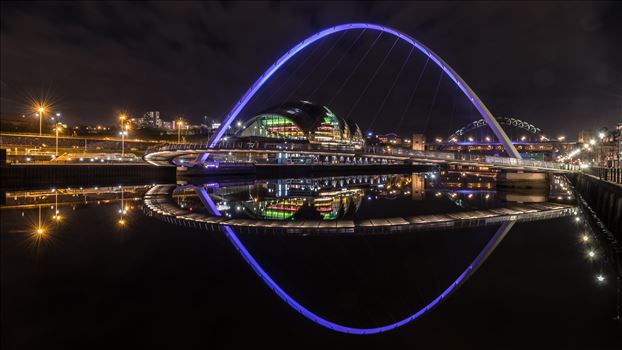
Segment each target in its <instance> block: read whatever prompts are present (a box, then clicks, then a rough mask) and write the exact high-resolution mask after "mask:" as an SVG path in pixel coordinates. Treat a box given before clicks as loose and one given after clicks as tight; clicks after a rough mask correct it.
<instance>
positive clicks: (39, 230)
mask: <svg viewBox="0 0 622 350" xmlns="http://www.w3.org/2000/svg"><path fill="white" fill-rule="evenodd" d="M36 232H37V234H38V235H39V236H43V234H44V233H45V230H44V229H43V228H42V227H39V228H38V229H37V231H36Z"/></svg>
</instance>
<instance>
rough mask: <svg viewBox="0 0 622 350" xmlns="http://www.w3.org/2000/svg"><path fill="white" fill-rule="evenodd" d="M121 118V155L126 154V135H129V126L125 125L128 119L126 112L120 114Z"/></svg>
mask: <svg viewBox="0 0 622 350" xmlns="http://www.w3.org/2000/svg"><path fill="white" fill-rule="evenodd" d="M119 119H120V120H121V157H124V156H125V136H126V135H127V131H124V130H127V128H126V127H125V119H127V116H126V115H125V114H121V115H120V116H119Z"/></svg>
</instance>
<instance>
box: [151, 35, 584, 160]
mask: <svg viewBox="0 0 622 350" xmlns="http://www.w3.org/2000/svg"><path fill="white" fill-rule="evenodd" d="M350 30H370V31H377V32H379V33H385V34H389V35H391V36H394V37H395V38H396V40H402V41H404V42H406V43H408V44H409V45H411V47H412V49H416V50H418V51H419V52H420V53H422V54H423V55H425V56H426V57H427V59H428V60H429V61H431V62H433V63H434V64H435V65H436V66H438V68H440V69H441V71H442V72H443V74H445V75H446V76H447V77H449V78H450V80H451V81H452V82H453V84H454V85H455V86H456V87H457V88H458V89H459V90H460V91H461V92H462V94H464V96H465V97H466V98H467V99H468V101H469V102H470V104H472V105H473V107H474V108H475V109H476V110H477V111H478V113H479V114H480V116H481V118H482V119H480V120H479V121H477V122H474V123H473V125H471V126H470V127H481V126H484V125H487V126H488V127H490V129H491V131H492V132H493V133H494V135H495V136H496V138H497V139H498V140H499V142H500V143H501V144H502V145H503V149H504V150H505V151H506V152H507V153H508V155H509V158H502V157H491V156H483V155H455V154H451V153H443V152H425V151H406V150H400V149H391V150H387V149H376V148H373V147H366V148H364V149H362V150H347V149H345V148H330V147H322V148H314V146H315V145H307V144H290V145H287V146H285V147H283V146H280V145H279V146H276V145H275V146H269V145H263V146H262V145H258V147H252V148H251V147H245V145H230V144H227V143H226V142H223V136H224V135H225V132H226V131H227V130H228V129H229V128H230V125H231V124H232V123H233V122H234V121H235V119H236V118H237V117H238V116H239V114H240V113H241V112H242V110H243V109H244V107H245V106H246V105H247V104H248V103H249V102H250V100H251V99H252V98H253V96H255V94H256V93H257V92H258V91H259V90H260V89H261V88H262V86H263V85H264V84H266V82H268V81H269V79H270V78H271V77H272V76H273V74H275V73H276V72H277V71H279V70H280V69H281V67H282V66H283V65H284V64H285V63H286V62H287V61H289V60H290V59H291V58H292V57H294V56H296V55H297V54H298V53H299V52H301V51H302V50H303V49H305V48H306V47H308V46H309V45H311V44H313V43H315V42H317V41H318V40H320V39H322V38H324V37H328V36H331V35H333V34H335V33H339V32H344V31H350ZM506 119H507V118H505V119H503V118H502V119H501V123H500V122H499V121H497V120H496V119H495V117H494V116H493V115H492V113H491V112H490V110H489V109H488V107H486V105H485V104H484V103H483V102H482V100H481V99H480V98H479V97H478V96H477V94H476V93H475V92H474V91H473V89H471V87H470V86H469V85H468V84H467V83H466V82H465V81H464V80H463V79H462V78H461V77H460V75H458V73H457V72H456V71H455V70H454V69H453V68H451V67H450V66H449V65H448V64H447V63H446V62H445V61H444V60H443V59H442V58H441V57H440V56H438V55H437V54H436V53H434V52H433V51H432V50H430V49H429V48H428V47H426V46H425V45H423V44H422V43H420V42H419V41H417V40H415V39H414V38H412V37H411V36H409V35H407V34H405V33H402V32H400V31H399V30H396V29H393V28H390V27H386V26H381V25H376V24H370V23H350V24H343V25H338V26H334V27H331V28H328V29H325V30H323V31H321V32H318V33H316V34H314V35H312V36H310V37H308V38H306V39H305V40H303V41H302V42H300V43H299V44H297V45H296V46H294V47H293V48H291V49H290V50H289V51H287V52H286V53H285V54H283V55H282V56H281V57H280V58H279V59H278V60H277V61H276V62H275V63H274V64H273V65H272V66H270V67H269V68H268V69H267V70H266V71H265V72H264V73H263V74H262V75H261V76H260V77H259V78H258V79H257V80H256V81H255V82H254V83H253V85H251V87H250V88H249V89H248V91H247V92H246V93H245V94H244V95H243V96H242V97H241V98H240V100H238V102H237V103H236V104H235V105H234V107H233V108H232V109H231V111H230V112H229V113H228V114H227V115H226V116H225V118H224V120H223V122H222V124H221V126H220V128H219V129H218V130H217V131H216V132H215V134H214V136H213V137H212V138H211V139H210V140H209V141H207V142H205V143H198V144H196V143H195V144H168V145H162V146H155V147H150V148H149V149H148V150H147V152H146V154H145V157H144V158H145V160H146V161H148V162H149V163H151V164H153V165H158V166H184V167H186V166H191V167H202V166H205V167H208V166H209V164H208V163H207V160H208V157H209V155H210V154H212V155H215V154H222V153H223V152H226V153H227V154H231V155H233V154H235V155H244V154H246V155H248V156H249V158H252V155H253V154H255V155H256V154H258V153H262V154H264V155H268V154H305V155H312V156H316V158H315V159H313V160H312V162H313V163H314V164H335V163H339V164H351V165H363V164H370V163H372V164H373V163H381V164H385V163H395V162H402V163H403V162H417V163H427V164H430V163H456V164H466V165H485V166H492V167H498V168H503V169H517V170H532V171H534V170H535V171H551V170H553V171H576V170H578V169H577V168H576V167H574V166H572V165H564V164H558V163H553V162H543V161H530V160H523V159H522V157H521V155H520V153H519V152H518V150H517V149H516V147H515V146H514V144H513V143H512V141H511V140H510V138H509V137H508V135H507V134H506V133H505V131H504V130H503V128H502V126H501V124H507V125H517V126H519V127H521V126H522V127H526V128H527V129H528V130H532V131H533V132H536V133H538V132H539V129H537V128H535V127H534V126H532V125H531V124H526V123H524V122H522V121H517V120H514V119H513V118H510V119H507V120H506ZM461 130H462V129H461Z"/></svg>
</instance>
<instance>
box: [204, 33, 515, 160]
mask: <svg viewBox="0 0 622 350" xmlns="http://www.w3.org/2000/svg"><path fill="white" fill-rule="evenodd" d="M354 29H371V30H375V31H380V32H384V33H388V34H391V35H393V36H395V37H397V38H399V39H402V40H404V41H406V42H407V43H409V44H410V45H412V46H414V47H415V48H417V49H418V50H419V51H421V52H422V53H423V54H425V55H426V56H428V57H429V58H430V59H431V60H432V61H433V62H434V63H435V64H436V65H437V66H438V67H439V68H441V69H442V70H443V71H444V72H445V73H446V74H447V76H448V77H449V78H451V80H452V81H453V82H454V83H455V84H456V86H457V87H458V88H459V89H460V90H461V91H462V92H463V93H464V95H465V96H466V97H467V98H468V99H469V101H471V103H472V104H473V106H474V107H475V108H476V109H477V110H478V112H479V114H480V115H481V116H482V118H484V120H486V122H487V123H488V125H490V128H491V129H492V131H493V133H494V134H495V135H496V136H497V138H498V139H499V141H500V142H501V143H502V144H503V146H504V148H505V150H506V152H507V153H508V155H509V156H510V157H514V158H518V159H521V156H520V154H519V153H518V151H517V150H516V148H515V147H514V145H513V144H512V141H510V138H509V137H508V136H507V135H506V133H505V131H503V129H502V128H501V125H499V123H498V122H497V121H496V120H495V117H494V116H493V115H492V113H491V112H490V110H489V109H488V107H486V105H484V103H483V102H482V100H481V99H480V98H479V97H478V96H477V94H475V92H474V91H473V90H472V89H471V88H470V87H469V85H468V84H467V83H466V82H465V81H464V80H463V79H462V78H461V77H460V76H459V75H458V73H456V72H455V71H454V70H453V69H452V68H451V67H450V66H449V65H448V64H447V63H446V62H445V61H443V59H442V58H440V56H438V55H437V54H436V53H434V52H433V51H432V50H430V49H429V48H427V47H426V46H425V45H423V44H422V43H420V42H418V41H417V40H415V39H413V38H412V37H410V36H409V35H406V34H404V33H402V32H400V31H398V30H396V29H393V28H390V27H385V26H380V25H377V24H369V23H349V24H342V25H338V26H334V27H331V28H328V29H325V30H323V31H321V32H318V33H316V34H314V35H312V36H310V37H308V38H306V39H305V40H303V41H302V42H300V43H299V44H298V45H296V46H294V47H293V48H292V49H290V50H289V51H287V52H286V53H285V54H284V55H283V56H281V57H280V58H279V59H278V60H277V61H276V62H274V64H273V65H272V66H270V68H268V70H266V71H265V72H264V73H263V74H262V75H261V76H260V77H259V79H257V81H255V83H254V84H253V85H252V86H251V87H250V88H249V89H248V91H246V93H245V94H244V96H242V98H241V99H240V100H239V101H238V102H237V103H236V104H235V106H233V108H232V109H231V111H230V112H229V114H227V116H226V117H225V119H224V121H223V123H222V125H220V128H219V129H218V130H217V131H216V133H215V134H214V136H213V137H212V139H211V140H210V143H209V147H210V148H214V147H216V145H217V144H218V141H219V140H220V138H221V137H222V136H223V135H224V133H225V131H226V130H227V129H228V128H229V126H230V125H231V123H233V121H234V120H235V118H237V116H238V115H239V114H240V112H241V111H242V109H243V108H244V107H245V106H246V105H247V104H248V102H249V101H250V99H251V98H252V97H253V96H254V95H255V94H256V93H257V91H259V89H260V88H261V87H262V86H263V85H264V84H265V83H266V82H267V81H268V79H270V77H271V76H272V75H273V74H274V73H275V72H276V71H277V70H279V68H281V66H283V64H285V62H287V61H289V59H290V58H292V57H293V56H295V55H296V54H297V53H298V52H300V51H301V50H302V49H304V48H305V47H307V46H309V45H311V44H313V43H314V42H316V41H318V40H320V39H322V38H324V37H326V36H329V35H331V34H335V33H338V32H342V31H346V30H354Z"/></svg>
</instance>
